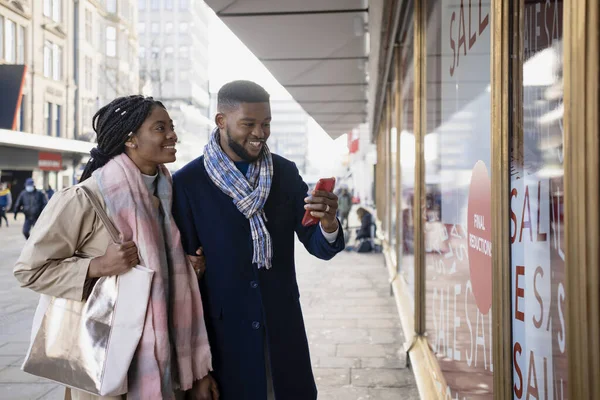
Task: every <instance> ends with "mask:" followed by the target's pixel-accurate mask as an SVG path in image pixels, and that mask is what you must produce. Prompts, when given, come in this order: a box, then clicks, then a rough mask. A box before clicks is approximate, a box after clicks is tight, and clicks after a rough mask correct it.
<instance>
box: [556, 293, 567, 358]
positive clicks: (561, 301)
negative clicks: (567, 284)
mask: <svg viewBox="0 0 600 400" xmlns="http://www.w3.org/2000/svg"><path fill="white" fill-rule="evenodd" d="M564 306H565V288H564V286H563V284H562V283H560V284H559V285H558V319H559V320H560V332H558V333H557V339H558V349H559V350H560V352H561V354H564V353H565V345H566V337H565V316H564V312H563V308H564Z"/></svg>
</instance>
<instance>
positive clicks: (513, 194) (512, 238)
mask: <svg viewBox="0 0 600 400" xmlns="http://www.w3.org/2000/svg"><path fill="white" fill-rule="evenodd" d="M517 194H518V192H517V189H513V190H511V192H510V205H511V207H510V220H511V221H512V222H513V224H514V229H512V227H511V231H512V232H514V233H513V234H512V235H511V236H510V244H513V243H514V242H515V240H516V239H517V229H519V224H518V223H517V214H515V212H514V211H513V208H512V199H513V197H517Z"/></svg>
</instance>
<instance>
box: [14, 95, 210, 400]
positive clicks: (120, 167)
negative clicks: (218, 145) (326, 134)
mask: <svg viewBox="0 0 600 400" xmlns="http://www.w3.org/2000/svg"><path fill="white" fill-rule="evenodd" d="M93 127H94V131H95V132H96V135H97V139H98V146H97V147H96V148H94V149H93V150H92V152H91V156H92V158H91V159H90V161H89V162H88V164H87V166H86V168H85V170H84V172H83V175H82V177H81V182H80V183H79V185H76V186H74V187H72V188H69V189H66V190H63V191H61V192H59V193H56V194H55V195H54V196H53V197H52V200H51V201H50V203H49V204H48V206H47V207H46V209H45V210H44V212H43V213H42V215H41V216H40V219H39V220H38V223H37V225H36V227H35V230H34V231H33V233H32V235H31V237H30V239H29V241H28V242H27V244H26V245H25V247H24V249H23V252H22V253H21V256H20V258H19V260H18V262H17V264H16V267H15V270H14V274H15V277H16V278H17V279H18V280H19V281H20V282H21V284H22V286H23V287H27V288H30V289H32V290H34V291H36V292H39V293H43V294H47V295H51V296H54V297H62V298H67V299H73V300H77V301H82V300H84V299H85V298H86V293H87V291H88V290H89V286H91V285H90V282H91V280H92V279H94V278H98V277H101V276H113V275H119V274H122V273H124V272H126V271H127V270H129V269H130V268H132V267H134V266H136V265H138V264H141V265H144V266H145V267H146V268H150V269H152V270H153V271H154V277H153V281H152V288H151V298H150V301H149V305H148V311H147V313H146V322H145V326H144V331H143V333H142V337H141V339H140V343H139V345H138V348H137V351H136V353H135V355H134V359H133V361H132V363H131V366H130V368H129V373H128V389H129V393H128V394H127V395H126V396H124V398H128V399H144V400H145V399H150V400H152V399H157V400H158V399H176V398H177V399H180V398H184V392H183V391H186V390H190V389H191V390H190V395H191V397H192V398H197V399H216V398H218V393H217V392H216V385H215V383H214V381H213V380H212V378H211V377H210V375H209V374H208V372H209V370H210V369H211V359H210V348H209V345H208V338H207V334H206V327H205V325H204V319H203V312H202V302H201V298H200V291H199V288H198V282H197V279H196V276H195V274H194V272H193V270H192V267H191V266H190V264H189V262H188V260H187V258H186V256H185V253H184V251H183V248H182V246H181V243H180V235H179V230H178V229H177V227H176V226H175V223H174V222H173V221H172V219H171V213H170V210H171V201H172V185H171V177H170V175H169V172H168V171H167V169H166V168H165V167H164V165H163V164H165V163H170V162H173V161H175V153H176V150H175V144H176V143H177V135H176V134H175V131H174V127H173V121H172V120H171V118H170V117H169V114H168V113H167V111H166V109H165V107H164V106H163V105H162V103H160V102H158V101H156V100H153V99H152V98H150V97H144V96H128V97H122V98H118V99H116V100H114V101H113V102H111V103H110V104H108V105H107V106H105V107H103V108H101V109H100V110H99V111H98V112H97V113H96V115H94V119H93ZM79 186H86V187H87V188H89V189H90V190H91V191H92V192H93V193H94V194H95V195H96V197H97V198H98V199H99V200H100V201H101V202H102V203H103V204H102V206H103V207H104V208H105V210H106V212H107V214H108V215H109V216H110V218H111V220H112V221H113V222H114V224H115V225H116V227H117V228H118V229H119V231H120V233H121V235H122V237H123V242H122V243H121V244H115V243H111V239H110V235H109V233H108V231H107V230H106V228H105V226H104V225H103V224H102V222H101V221H100V219H99V218H97V217H96V215H95V212H94V209H93V208H92V205H91V203H90V201H89V200H88V198H87V197H86V196H85V194H84V191H83V190H81V189H80V188H79ZM175 310H176V312H174V311H175ZM190 332H191V333H190ZM173 371H176V372H173ZM69 392H71V393H69ZM69 395H70V396H71V398H72V399H73V400H80V399H86V400H87V399H97V398H104V399H113V398H109V397H98V396H92V395H89V394H86V393H83V392H80V391H76V390H67V394H66V398H68V396H69ZM115 399H116V398H115Z"/></svg>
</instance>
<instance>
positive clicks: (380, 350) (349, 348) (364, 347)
mask: <svg viewBox="0 0 600 400" xmlns="http://www.w3.org/2000/svg"><path fill="white" fill-rule="evenodd" d="M385 355H386V350H385V348H384V346H383V345H380V344H363V343H359V344H340V345H338V347H337V356H338V357H360V358H368V357H385Z"/></svg>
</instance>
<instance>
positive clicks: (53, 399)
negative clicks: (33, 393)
mask: <svg viewBox="0 0 600 400" xmlns="http://www.w3.org/2000/svg"><path fill="white" fill-rule="evenodd" d="M64 398H65V388H64V387H63V386H60V385H59V386H57V387H56V388H54V389H52V390H51V391H50V392H48V393H47V394H45V395H44V396H42V397H40V399H39V400H63V399H64Z"/></svg>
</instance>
